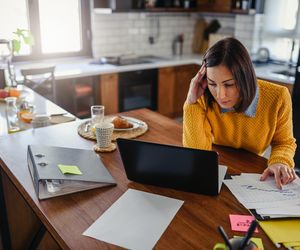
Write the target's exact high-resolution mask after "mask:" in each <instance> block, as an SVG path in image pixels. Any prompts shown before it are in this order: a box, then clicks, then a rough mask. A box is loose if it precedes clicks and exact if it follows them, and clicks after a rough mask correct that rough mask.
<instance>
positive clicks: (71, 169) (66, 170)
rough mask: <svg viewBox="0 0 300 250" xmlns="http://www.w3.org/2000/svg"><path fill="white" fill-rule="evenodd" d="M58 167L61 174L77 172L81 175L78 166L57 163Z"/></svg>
mask: <svg viewBox="0 0 300 250" xmlns="http://www.w3.org/2000/svg"><path fill="white" fill-rule="evenodd" d="M58 167H59V169H60V171H61V172H62V173H63V174H78V175H82V173H81V171H80V169H79V167H77V166H73V165H63V164H58Z"/></svg>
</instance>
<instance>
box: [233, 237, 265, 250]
mask: <svg viewBox="0 0 300 250" xmlns="http://www.w3.org/2000/svg"><path fill="white" fill-rule="evenodd" d="M233 237H234V238H236V237H241V236H233ZM251 241H253V242H254V243H255V245H256V246H257V247H258V248H259V249H260V250H264V245H263V242H262V240H261V238H256V237H252V238H251Z"/></svg>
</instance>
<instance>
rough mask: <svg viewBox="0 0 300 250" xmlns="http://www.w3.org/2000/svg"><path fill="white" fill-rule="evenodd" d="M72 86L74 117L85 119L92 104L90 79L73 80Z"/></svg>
mask: <svg viewBox="0 0 300 250" xmlns="http://www.w3.org/2000/svg"><path fill="white" fill-rule="evenodd" d="M72 85H73V107H74V115H75V116H77V117H79V118H87V117H89V116H90V106H91V105H93V104H94V84H93V81H92V78H79V79H74V82H73V84H72Z"/></svg>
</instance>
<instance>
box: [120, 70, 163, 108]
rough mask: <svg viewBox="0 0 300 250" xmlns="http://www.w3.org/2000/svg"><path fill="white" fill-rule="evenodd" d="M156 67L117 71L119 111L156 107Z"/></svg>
mask: <svg viewBox="0 0 300 250" xmlns="http://www.w3.org/2000/svg"><path fill="white" fill-rule="evenodd" d="M157 79H158V73H157V69H150V70H137V71H130V72H122V73H119V110H120V112H123V111H127V110H133V109H139V108H149V109H152V110H156V109H157V81H158V80H157Z"/></svg>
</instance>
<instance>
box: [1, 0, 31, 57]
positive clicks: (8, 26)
mask: <svg viewBox="0 0 300 250" xmlns="http://www.w3.org/2000/svg"><path fill="white" fill-rule="evenodd" d="M0 25H1V26H0V39H7V40H11V39H13V38H14V37H13V32H14V31H16V30H17V28H21V29H26V30H28V29H29V22H28V16H27V1H26V0H10V1H7V0H0ZM29 53H30V48H29V47H27V46H22V50H21V51H20V55H28V54H29Z"/></svg>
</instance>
